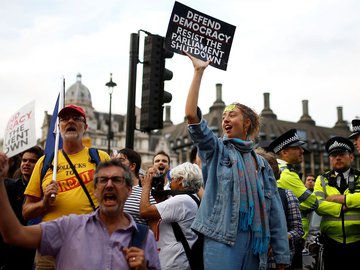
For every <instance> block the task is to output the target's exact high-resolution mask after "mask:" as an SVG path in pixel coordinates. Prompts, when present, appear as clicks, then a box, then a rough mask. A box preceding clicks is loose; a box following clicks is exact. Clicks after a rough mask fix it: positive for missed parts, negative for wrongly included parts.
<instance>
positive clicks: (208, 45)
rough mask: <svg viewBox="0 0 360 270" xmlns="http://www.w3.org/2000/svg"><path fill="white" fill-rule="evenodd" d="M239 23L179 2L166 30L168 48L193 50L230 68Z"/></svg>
mask: <svg viewBox="0 0 360 270" xmlns="http://www.w3.org/2000/svg"><path fill="white" fill-rule="evenodd" d="M235 29H236V27H235V26H233V25H231V24H228V23H226V22H223V21H220V20H218V19H216V18H214V17H211V16H208V15H206V14H204V13H201V12H199V11H197V10H195V9H192V8H190V7H188V6H185V5H183V4H181V3H179V2H175V4H174V8H173V11H172V14H171V18H170V22H169V26H168V30H167V33H166V40H165V46H166V49H168V50H170V51H173V52H175V53H179V54H183V51H187V52H189V53H190V54H191V55H193V56H194V57H196V58H199V59H202V60H204V61H207V60H211V63H210V65H212V66H214V67H216V68H219V69H222V70H226V68H227V65H228V60H229V55H230V49H231V45H232V42H233V39H234V34H235Z"/></svg>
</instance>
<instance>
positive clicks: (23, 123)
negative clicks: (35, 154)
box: [3, 101, 36, 157]
mask: <svg viewBox="0 0 360 270" xmlns="http://www.w3.org/2000/svg"><path fill="white" fill-rule="evenodd" d="M35 145H36V134H35V101H32V102H30V103H28V104H26V105H25V106H24V107H22V108H21V109H20V110H18V111H17V112H16V113H15V114H13V115H12V116H11V117H10V119H9V121H8V123H7V125H6V129H5V136H4V147H3V151H4V153H5V154H6V155H7V156H8V157H12V156H15V155H17V154H19V153H21V152H23V151H24V150H26V149H29V148H31V147H33V146H35Z"/></svg>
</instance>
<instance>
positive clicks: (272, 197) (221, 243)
mask: <svg viewBox="0 0 360 270" xmlns="http://www.w3.org/2000/svg"><path fill="white" fill-rule="evenodd" d="M186 54H187V55H188V57H189V58H190V59H191V61H192V63H193V66H194V75H193V79H192V83H191V86H190V89H189V93H188V97H187V101H186V107H185V114H186V118H187V120H188V124H189V126H188V131H189V133H190V136H191V138H192V140H193V142H194V143H195V144H196V145H197V147H198V149H199V154H200V158H201V160H202V162H203V163H202V164H203V167H202V170H203V177H204V184H205V192H204V197H203V198H202V202H201V205H200V208H199V211H198V214H197V216H196V218H195V221H194V222H193V224H192V228H193V229H194V230H195V231H198V232H200V233H202V234H203V235H204V237H205V241H204V266H205V269H207V270H208V269H224V270H225V269H226V270H231V269H236V270H239V269H266V262H267V251H268V247H269V245H271V248H272V252H273V255H274V257H275V261H276V264H277V269H285V266H286V265H288V264H290V252H289V244H288V238H287V228H286V219H285V215H284V211H283V208H282V205H281V199H280V197H279V194H278V191H277V186H276V181H275V177H274V175H273V172H272V169H271V167H270V166H269V164H268V163H267V161H265V160H264V159H263V158H262V157H260V156H259V155H257V154H256V153H255V152H254V150H253V145H254V143H253V141H252V140H253V139H255V138H256V136H257V135H258V132H259V126H260V123H259V116H258V115H257V114H256V113H255V112H254V111H253V110H251V109H250V108H248V107H247V106H245V105H242V104H239V103H233V104H231V105H229V106H227V107H226V108H225V110H224V113H223V120H222V128H223V132H224V137H223V138H217V136H216V135H214V133H213V132H212V131H211V129H209V127H208V126H207V122H206V120H205V119H203V118H202V114H201V111H200V109H199V108H198V107H197V104H198V98H199V90H200V84H201V79H202V76H203V73H204V70H205V69H206V67H207V66H208V65H209V61H207V62H204V61H201V60H198V59H196V58H194V57H192V56H191V55H190V54H188V53H186Z"/></svg>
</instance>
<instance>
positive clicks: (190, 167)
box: [170, 162, 203, 192]
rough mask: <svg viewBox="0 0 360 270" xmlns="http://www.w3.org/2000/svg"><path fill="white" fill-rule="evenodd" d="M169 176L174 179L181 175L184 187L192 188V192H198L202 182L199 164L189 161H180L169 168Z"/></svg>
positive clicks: (186, 188)
mask: <svg viewBox="0 0 360 270" xmlns="http://www.w3.org/2000/svg"><path fill="white" fill-rule="evenodd" d="M170 177H171V178H175V179H177V178H180V177H182V178H183V180H182V185H183V187H184V189H185V190H193V191H194V192H198V191H199V189H200V187H202V184H203V178H202V173H201V170H200V168H199V166H197V165H196V164H192V163H190V162H185V163H182V164H180V165H178V166H176V167H175V168H174V169H171V171H170Z"/></svg>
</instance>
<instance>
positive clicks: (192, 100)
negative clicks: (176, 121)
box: [185, 52, 210, 124]
mask: <svg viewBox="0 0 360 270" xmlns="http://www.w3.org/2000/svg"><path fill="white" fill-rule="evenodd" d="M185 54H186V55H187V56H188V57H189V58H190V59H191V61H192V63H193V66H194V76H193V79H192V82H191V85H190V89H189V93H188V96H187V99H186V106H185V116H186V118H187V120H188V123H189V124H195V123H199V122H200V119H199V117H198V115H197V105H198V99H199V91H200V84H201V79H202V76H203V74H204V70H205V69H206V68H207V66H208V65H209V63H210V60H209V61H207V62H204V61H202V60H199V59H197V58H195V57H193V56H191V55H190V54H188V53H187V52H185Z"/></svg>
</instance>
